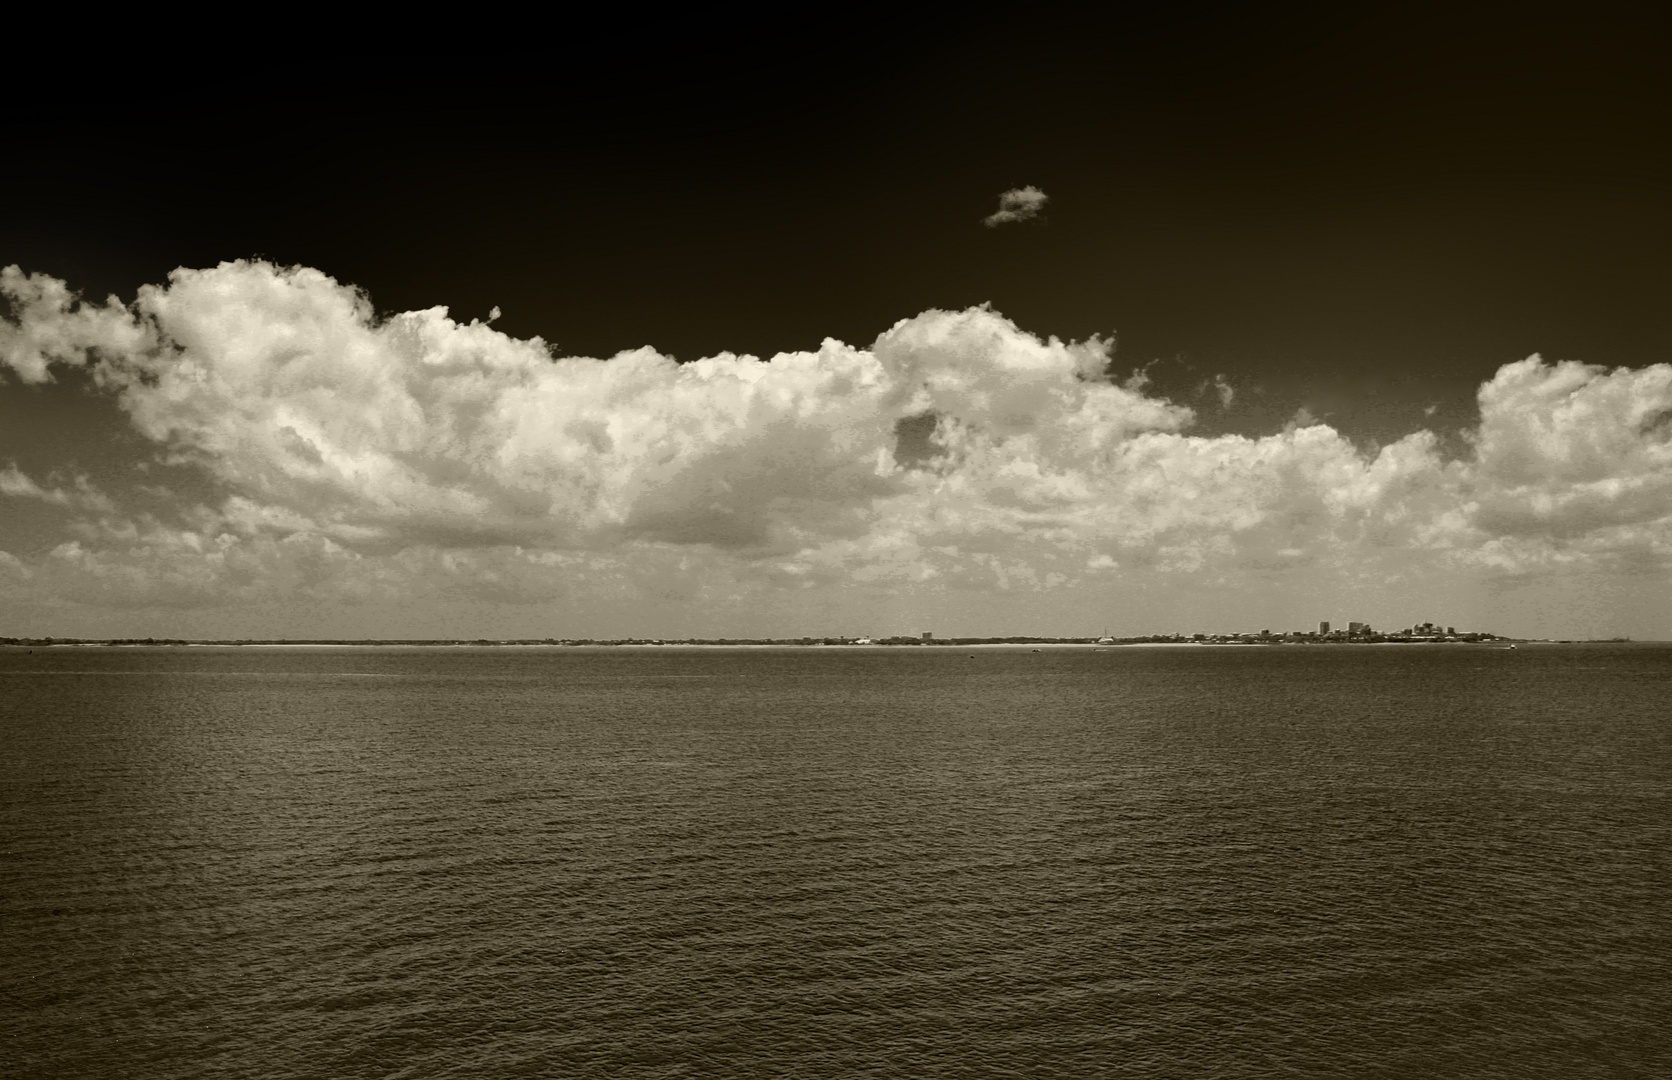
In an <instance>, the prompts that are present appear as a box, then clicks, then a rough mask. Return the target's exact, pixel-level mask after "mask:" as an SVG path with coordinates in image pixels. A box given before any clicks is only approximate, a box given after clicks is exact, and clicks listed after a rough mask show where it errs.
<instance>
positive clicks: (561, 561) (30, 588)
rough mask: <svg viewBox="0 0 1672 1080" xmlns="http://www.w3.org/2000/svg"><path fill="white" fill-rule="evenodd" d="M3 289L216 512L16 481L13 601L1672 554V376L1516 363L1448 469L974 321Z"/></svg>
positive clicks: (1416, 451) (1202, 579) (1529, 570)
mask: <svg viewBox="0 0 1672 1080" xmlns="http://www.w3.org/2000/svg"><path fill="white" fill-rule="evenodd" d="M1023 190H1024V191H1025V190H1028V189H1023ZM1007 194H1014V193H1007ZM1039 200H1040V201H1041V202H1042V201H1043V196H1042V195H1041V196H1040V197H1039ZM0 290H3V292H4V295H5V296H6V298H7V299H8V300H9V301H10V304H11V311H12V314H11V317H10V318H9V320H7V321H5V322H4V323H0V372H4V373H9V378H10V380H11V381H13V382H14V383H21V384H42V383H45V382H48V381H51V380H53V379H54V378H55V377H57V373H58V372H60V371H61V370H64V369H67V368H71V367H75V368H81V369H83V370H84V371H85V372H86V373H87V374H88V375H90V376H91V383H92V385H93V386H95V387H96V388H97V391H98V392H100V393H103V394H107V395H110V396H111V397H112V398H113V399H114V400H115V401H116V402H117V403H118V404H119V406H120V408H121V410H122V411H123V413H124V414H125V416H126V417H127V420H128V422H129V423H130V424H131V425H132V428H133V429H134V430H135V431H137V432H138V433H140V434H142V435H143V436H144V437H145V439H146V440H147V441H148V444H149V445H150V446H152V447H153V448H154V451H155V455H156V457H157V459H158V460H159V461H165V460H166V461H170V462H174V463H176V464H181V463H185V464H189V465H191V466H193V467H195V468H196V469H198V470H201V472H202V473H203V474H204V475H205V476H206V477H207V478H209V480H210V481H212V487H213V490H214V491H215V492H216V494H215V496H214V497H213V498H210V499H197V500H189V499H185V498H183V497H177V498H175V499H174V501H173V503H172V504H171V505H170V506H169V509H168V510H167V512H160V511H158V510H157V509H156V507H155V505H154V504H146V505H147V507H148V508H141V507H140V505H139V504H138V503H137V502H136V501H135V500H133V499H130V498H128V493H125V492H122V491H117V490H114V489H111V490H104V491H100V490H97V489H95V487H93V486H92V485H91V484H89V483H88V482H87V481H86V480H85V478H80V479H77V478H75V477H74V476H67V477H57V478H54V477H46V478H41V479H37V478H35V477H32V476H30V475H27V474H26V473H24V472H23V471H21V470H20V469H18V468H17V467H16V466H15V465H13V466H8V467H7V468H5V469H4V470H3V471H0V510H6V511H8V512H9V508H13V507H20V506H23V505H25V504H32V505H39V506H42V507H47V506H50V507H51V508H52V509H53V510H54V511H55V512H57V513H60V514H62V515H64V516H65V519H64V521H63V523H62V525H61V528H62V530H63V536H62V540H61V541H60V542H58V543H57V544H56V545H55V546H52V547H50V549H48V550H44V551H41V552H39V553H35V554H31V553H28V552H23V551H12V552H10V553H5V554H3V555H0V596H9V597H11V598H12V599H13V600H14V601H15V602H24V601H27V602H30V603H33V604H36V605H48V606H51V605H54V604H58V605H65V604H68V605H83V606H92V607H100V608H110V609H116V608H122V607H129V608H160V607H170V606H173V607H204V606H223V607H224V606H228V605H233V606H237V605H244V606H249V605H259V604H262V603H266V602H278V601H286V602H289V601H296V600H298V599H302V600H307V601H309V602H329V603H345V604H352V603H363V602H368V601H374V600H380V601H390V602H393V601H399V602H402V603H411V602H415V600H417V599H428V600H433V601H435V602H438V603H440V602H445V601H447V600H448V599H449V598H453V599H457V598H461V597H462V598H467V599H470V600H472V601H477V602H483V603H494V604H523V605H527V604H533V605H548V606H556V607H561V608H563V609H564V610H567V611H570V612H575V613H580V612H585V611H587V610H593V609H600V608H602V607H608V606H609V605H612V604H613V605H619V604H624V603H641V604H648V605H651V606H652V607H654V606H655V605H657V604H683V605H687V606H690V607H691V608H693V609H700V608H702V607H704V606H713V605H716V604H719V605H725V604H732V605H736V604H738V603H743V602H744V600H748V601H749V602H752V603H756V604H758V605H771V604H775V603H780V602H781V601H782V599H783V598H784V597H786V596H789V595H791V594H794V593H797V592H799V591H805V590H815V591H816V590H826V591H828V590H852V589H867V588H868V589H874V590H882V591H884V592H887V591H890V590H896V591H897V590H925V589H927V590H935V591H939V592H942V593H947V594H958V593H961V594H980V595H988V596H999V597H1002V596H1005V595H1017V594H1024V593H1026V594H1039V593H1050V592H1053V591H1056V592H1059V593H1064V594H1068V593H1072V592H1073V590H1075V589H1085V588H1089V587H1093V586H1095V585H1097V584H1098V583H1099V582H1102V583H1104V584H1108V583H1111V582H1123V581H1124V582H1138V581H1143V582H1148V583H1152V584H1153V583H1154V582H1157V581H1177V582H1188V583H1189V585H1190V586H1191V587H1192V588H1198V589H1201V588H1207V589H1213V588H1223V589H1238V588H1245V587H1248V586H1249V584H1250V583H1251V582H1261V581H1265V582H1270V581H1281V580H1286V576H1288V577H1295V576H1297V575H1298V576H1304V577H1307V578H1311V579H1327V580H1330V581H1337V582H1352V581H1355V580H1365V579H1374V580H1375V581H1377V582H1381V583H1388V582H1393V583H1398V582H1401V581H1404V582H1420V581H1422V580H1423V579H1425V578H1426V577H1429V576H1432V575H1436V574H1442V573H1444V574H1454V575H1455V574H1459V573H1462V574H1472V575H1487V576H1493V577H1496V578H1501V579H1513V578H1516V577H1518V576H1526V575H1538V574H1551V573H1564V572H1567V573H1571V572H1576V571H1585V572H1622V573H1636V574H1650V575H1662V576H1663V575H1664V574H1665V571H1666V570H1667V568H1668V567H1669V566H1672V366H1668V365H1657V366H1655V367H1651V368H1647V369H1643V370H1636V371H1632V370H1624V369H1621V370H1613V371H1610V370H1607V369H1604V368H1600V367H1594V366H1588V365H1585V364H1580V363H1573V362H1561V363H1555V364H1551V363H1546V362H1544V361H1542V360H1541V359H1539V358H1538V357H1531V358H1529V359H1526V360H1523V361H1520V362H1518V363H1513V364H1509V365H1506V366H1505V367H1503V368H1502V369H1501V370H1500V371H1499V372H1498V373H1497V375H1496V376H1495V377H1494V378H1493V379H1492V380H1490V381H1489V382H1488V383H1486V384H1485V385H1484V386H1482V387H1481V389H1480V392H1479V405H1480V414H1481V420H1480V425H1479V427H1478V429H1476V430H1475V431H1473V432H1471V433H1470V434H1469V451H1468V453H1467V454H1466V455H1465V456H1463V457H1461V458H1448V457H1447V456H1446V455H1445V454H1443V453H1442V451H1441V448H1440V440H1439V439H1438V438H1437V437H1436V435H1434V434H1433V433H1431V432H1428V431H1416V432H1412V433H1411V434H1409V435H1407V436H1405V437H1404V438H1402V439H1400V440H1398V441H1397V442H1394V443H1392V444H1390V445H1387V446H1383V447H1380V448H1378V449H1374V450H1366V449H1363V448H1360V447H1358V446H1355V445H1354V444H1353V443H1352V442H1351V441H1350V440H1348V439H1347V438H1346V437H1344V436H1343V435H1342V434H1340V433H1339V432H1336V431H1335V430H1333V429H1331V428H1330V427H1328V426H1325V425H1322V424H1316V423H1313V424H1307V425H1291V426H1290V427H1289V428H1288V429H1287V430H1284V431H1281V432H1275V433H1272V434H1270V435H1267V436H1264V437H1259V438H1250V437H1243V436H1232V435H1226V436H1218V437H1212V438H1208V437H1203V436H1197V435H1192V434H1191V433H1190V429H1191V426H1192V423H1193V421H1194V415H1193V414H1192V412H1191V410H1190V409H1188V408H1185V407H1182V406H1180V405H1177V404H1174V403H1172V402H1170V401H1167V400H1165V399H1162V398H1158V397H1154V396H1149V395H1146V394H1145V393H1144V391H1143V386H1142V380H1141V379H1139V380H1127V381H1126V382H1125V383H1124V384H1123V383H1120V382H1117V381H1115V380H1113V379H1112V378H1111V377H1110V373H1109V371H1108V368H1109V361H1110V350H1109V346H1108V343H1106V342H1104V341H1101V340H1099V339H1096V338H1094V339H1091V340H1088V341H1084V342H1065V341H1061V340H1058V339H1056V338H1050V337H1047V338H1041V337H1039V336H1036V335H1034V334H1030V333H1028V332H1026V331H1024V330H1022V329H1020V328H1018V327H1017V326H1016V325H1015V324H1013V323H1012V322H1010V321H1009V320H1007V319H1006V318H1004V317H1003V316H1002V315H1000V314H999V313H997V312H995V311H992V310H990V309H987V308H974V309H970V310H966V311H927V312H924V313H922V314H920V315H917V316H915V317H913V318H910V319H904V320H902V321H900V322H898V323H896V324H895V325H894V326H893V327H890V328H888V329H887V330H885V331H884V332H883V333H882V334H880V335H879V336H878V337H877V338H876V339H875V340H874V341H873V342H871V343H870V344H869V345H867V346H865V347H856V346H851V345H848V344H845V343H843V342H840V341H835V340H827V341H825V342H824V344H823V345H822V346H821V347H820V348H819V349H818V350H817V351H813V352H798V353H782V354H779V355H777V356H774V357H772V358H770V359H765V360H763V359H759V358H756V357H752V356H736V355H731V354H721V355H719V356H713V357H708V358H705V359H701V360H697V361H694V362H690V363H677V362H675V360H674V359H673V358H671V357H668V356H665V355H662V354H660V353H657V352H656V351H654V350H652V349H649V348H644V349H638V350H635V351H631V352H625V353H622V354H619V355H617V356H614V357H611V358H609V359H593V358H586V357H563V356H554V355H552V353H551V351H550V350H549V349H548V348H547V346H546V345H545V344H544V343H543V342H542V341H540V340H539V339H531V340H519V339H515V338H512V337H510V336H507V335H506V334H503V333H501V332H499V331H496V330H494V329H492V328H491V327H489V326H488V325H486V324H484V323H480V322H471V323H460V322H457V321H454V320H453V319H451V318H449V317H448V315H447V312H446V310H445V309H443V308H432V309H429V310H426V311H414V312H406V313H403V314H400V315H396V316H394V317H392V318H388V319H379V318H378V317H376V315H375V314H374V311H373V308H372V306H371V304H370V302H369V300H368V298H367V297H366V296H365V295H363V294H362V293H360V292H358V291H357V290H355V289H353V288H350V287H348V286H345V285H342V284H340V283H338V282H336V281H334V280H333V279H331V278H330V277H328V276H326V275H325V274H323V273H321V272H319V271H317V270H312V269H307V268H301V267H294V268H279V267H275V266H271V265H268V264H265V263H261V262H232V263H224V264H222V265H220V266H218V267H216V268H214V269H207V270H184V269H183V270H178V271H175V272H174V273H173V274H172V275H171V276H170V280H169V282H168V284H166V285H159V286H150V287H146V288H144V289H141V290H140V292H139V295H138V297H137V299H136V300H135V301H134V302H133V303H132V304H123V303H121V302H120V301H118V300H116V299H115V298H112V299H110V300H107V301H106V302H104V303H103V304H98V303H83V302H79V301H77V300H76V298H75V297H74V296H73V295H72V293H71V292H70V290H69V289H68V287H67V286H66V285H65V284H64V283H63V282H59V281H56V280H54V279H51V278H46V277H42V276H39V275H35V276H28V275H24V274H23V273H21V272H20V271H18V270H17V269H16V268H8V269H7V270H5V271H4V272H3V275H0ZM11 392H26V391H23V390H20V389H19V388H18V387H15V386H14V387H13V388H11ZM1230 398H1231V392H1230V388H1229V386H1228V385H1225V386H1223V387H1222V388H1221V401H1222V403H1223V404H1226V405H1228V404H1229V403H1230ZM831 595H835V594H834V593H832V594H831ZM740 598H744V599H741V600H740ZM749 598H753V599H752V600H749ZM774 598H778V599H774ZM999 629H1002V628H994V632H997V631H998V630H999ZM0 632H4V631H3V630H0Z"/></svg>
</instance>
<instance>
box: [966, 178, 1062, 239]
mask: <svg viewBox="0 0 1672 1080" xmlns="http://www.w3.org/2000/svg"><path fill="white" fill-rule="evenodd" d="M1049 201H1050V196H1049V195H1046V194H1045V193H1044V192H1043V191H1040V190H1039V189H1038V188H1036V187H1034V186H1032V185H1031V184H1030V185H1028V186H1027V187H1019V188H1011V189H1010V190H1009V191H1006V192H1004V193H1003V194H1002V195H1000V196H999V208H998V209H997V210H995V211H993V212H992V213H991V214H988V215H987V216H986V217H984V218H982V219H981V224H983V225H985V226H987V227H988V228H989V229H991V228H993V227H994V226H997V225H1008V224H1009V223H1010V222H1013V221H1031V220H1032V219H1034V218H1036V217H1038V216H1039V213H1040V211H1042V210H1044V209H1045V204H1046V203H1047V202H1049Z"/></svg>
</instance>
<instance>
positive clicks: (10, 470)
mask: <svg viewBox="0 0 1672 1080" xmlns="http://www.w3.org/2000/svg"><path fill="white" fill-rule="evenodd" d="M0 495H3V496H9V497H11V498H14V499H38V500H39V501H41V502H44V503H49V504H51V505H53V506H63V507H70V508H74V509H77V510H91V511H94V512H99V513H110V512H112V511H114V510H115V508H116V507H115V504H113V503H112V502H111V501H110V499H109V498H108V497H107V496H105V495H104V494H103V493H101V492H99V491H97V490H95V489H94V487H93V485H92V484H91V483H90V482H89V481H88V480H87V478H86V477H85V476H80V477H77V478H76V480H75V483H74V486H73V488H72V489H71V490H65V489H64V488H62V487H42V486H41V485H40V484H37V483H36V482H35V481H34V480H32V479H30V478H29V476H28V475H27V474H25V473H24V472H22V471H21V470H20V469H18V467H17V465H16V464H11V465H7V466H6V467H5V468H4V469H0Z"/></svg>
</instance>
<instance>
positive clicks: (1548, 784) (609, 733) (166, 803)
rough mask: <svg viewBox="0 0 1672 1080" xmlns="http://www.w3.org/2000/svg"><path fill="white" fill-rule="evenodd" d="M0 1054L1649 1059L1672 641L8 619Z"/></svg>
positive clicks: (243, 1065)
mask: <svg viewBox="0 0 1672 1080" xmlns="http://www.w3.org/2000/svg"><path fill="white" fill-rule="evenodd" d="M0 1075H5V1076H8V1077H20V1078H57V1077H122V1078H151V1077H205V1078H210V1077H214V1078H229V1077H230V1078H242V1077H251V1078H256V1077H259V1078H264V1080H265V1078H289V1077H320V1078H356V1077H379V1078H396V1077H402V1078H407V1077H410V1078H420V1077H422V1078H429V1077H493V1078H498V1077H521V1076H563V1077H567V1076H577V1077H692V1076H718V1077H794V1078H801V1077H1035V1076H1037V1077H1187V1078H1195V1080H1203V1078H1220V1077H1355V1078H1356V1077H1423V1078H1430V1077H1432V1078H1447V1080H1457V1078H1467V1077H1505V1078H1518V1080H1519V1078H1526V1077H1562V1078H1577V1077H1623V1076H1630V1077H1638V1076H1642V1077H1669V1076H1672V646H1652V645H1584V646H1558V645H1532V646H1529V645H1523V646H1522V647H1521V648H1519V649H1516V650H1509V649H1503V648H1490V647H1473V646H1326V647H1268V648H1194V647H1180V648H1114V649H1101V650H1095V651H1094V650H1091V649H1044V650H1042V651H1039V652H1034V651H1032V650H1030V649H1027V648H1020V649H996V648H983V649H958V648H948V647H936V648H892V649H862V648H803V649H696V648H691V649H679V648H614V649H609V648H596V649H581V648H569V649H562V648H551V649H546V648H530V649H514V648H481V649H470V648H457V649H454V648H424V649H413V648H407V649H401V648H156V649H141V648H133V649H129V648H54V649H39V648H37V649H34V650H33V651H30V650H26V649H4V650H0Z"/></svg>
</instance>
